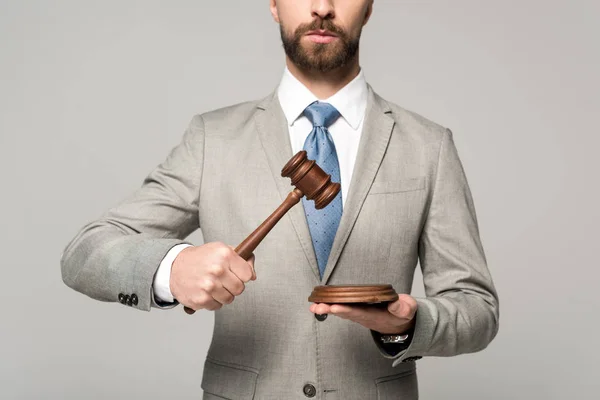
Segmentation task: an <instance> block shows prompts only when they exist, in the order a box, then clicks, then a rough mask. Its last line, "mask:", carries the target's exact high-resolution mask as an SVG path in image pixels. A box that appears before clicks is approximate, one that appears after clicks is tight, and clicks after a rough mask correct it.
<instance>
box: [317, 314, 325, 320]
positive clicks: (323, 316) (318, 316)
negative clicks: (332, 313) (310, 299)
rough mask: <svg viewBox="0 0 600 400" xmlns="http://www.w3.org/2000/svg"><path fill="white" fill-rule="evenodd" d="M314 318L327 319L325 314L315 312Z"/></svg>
mask: <svg viewBox="0 0 600 400" xmlns="http://www.w3.org/2000/svg"><path fill="white" fill-rule="evenodd" d="M315 318H316V319H317V321H321V322H323V321H325V320H326V319H327V314H315Z"/></svg>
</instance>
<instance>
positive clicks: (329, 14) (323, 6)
mask: <svg viewBox="0 0 600 400" xmlns="http://www.w3.org/2000/svg"><path fill="white" fill-rule="evenodd" d="M311 14H312V16H313V18H315V17H319V18H321V19H327V18H330V19H331V18H333V17H335V12H334V7H333V1H332V0H313V2H312V6H311Z"/></svg>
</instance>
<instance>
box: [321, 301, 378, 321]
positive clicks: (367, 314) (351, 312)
mask: <svg viewBox="0 0 600 400" xmlns="http://www.w3.org/2000/svg"><path fill="white" fill-rule="evenodd" d="M330 308H331V310H330V313H331V314H333V315H336V316H338V317H340V318H344V319H352V320H355V321H360V320H365V319H369V318H373V316H374V315H375V314H374V313H376V312H377V311H379V310H376V309H374V308H371V309H369V308H365V307H356V306H347V305H342V304H333V305H332V306H331V307H330Z"/></svg>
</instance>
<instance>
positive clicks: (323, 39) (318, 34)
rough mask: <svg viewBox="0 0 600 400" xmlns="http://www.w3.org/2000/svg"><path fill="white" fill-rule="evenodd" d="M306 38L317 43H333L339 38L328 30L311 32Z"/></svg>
mask: <svg viewBox="0 0 600 400" xmlns="http://www.w3.org/2000/svg"><path fill="white" fill-rule="evenodd" d="M306 36H307V37H308V38H309V40H311V41H313V42H315V43H331V42H333V41H334V40H336V39H337V38H338V37H337V35H335V34H334V33H333V32H330V31H327V30H313V31H309V32H307V33H306Z"/></svg>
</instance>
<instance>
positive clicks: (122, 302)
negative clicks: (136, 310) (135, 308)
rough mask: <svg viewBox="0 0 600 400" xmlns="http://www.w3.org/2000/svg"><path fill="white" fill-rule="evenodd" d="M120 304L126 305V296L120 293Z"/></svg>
mask: <svg viewBox="0 0 600 400" xmlns="http://www.w3.org/2000/svg"><path fill="white" fill-rule="evenodd" d="M119 303H121V304H125V295H124V294H123V293H119Z"/></svg>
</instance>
